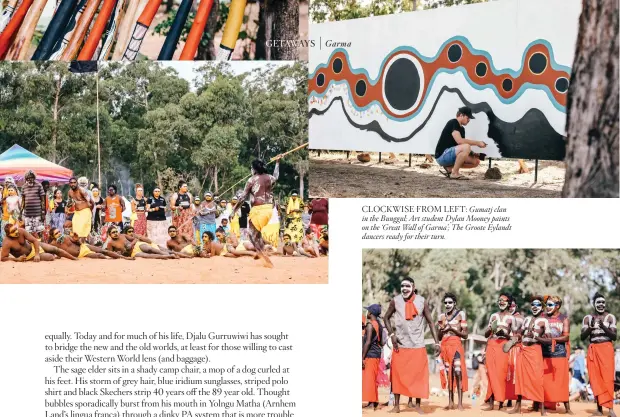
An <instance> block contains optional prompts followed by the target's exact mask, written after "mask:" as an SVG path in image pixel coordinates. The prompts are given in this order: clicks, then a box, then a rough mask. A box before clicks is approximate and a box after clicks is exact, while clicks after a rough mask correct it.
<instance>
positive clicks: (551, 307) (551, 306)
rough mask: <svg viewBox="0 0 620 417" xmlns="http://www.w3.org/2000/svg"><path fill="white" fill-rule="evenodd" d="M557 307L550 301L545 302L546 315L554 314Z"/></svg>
mask: <svg viewBox="0 0 620 417" xmlns="http://www.w3.org/2000/svg"><path fill="white" fill-rule="evenodd" d="M557 307H558V305H557V304H556V303H555V302H554V301H553V300H551V299H549V300H547V314H553V313H555V310H556V309H557Z"/></svg>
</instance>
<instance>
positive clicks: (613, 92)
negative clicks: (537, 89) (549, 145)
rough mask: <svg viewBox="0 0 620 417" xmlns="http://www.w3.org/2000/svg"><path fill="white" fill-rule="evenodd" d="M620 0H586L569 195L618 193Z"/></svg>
mask: <svg viewBox="0 0 620 417" xmlns="http://www.w3.org/2000/svg"><path fill="white" fill-rule="evenodd" d="M618 58H619V57H618V2H617V1H613V0H584V1H583V10H582V12H581V18H580V19H579V36H578V38H577V47H576V51H575V60H574V63H573V72H572V75H571V83H570V87H569V91H568V103H567V110H568V112H567V124H566V130H567V136H568V137H567V149H566V181H565V182H564V189H563V191H562V196H563V197H618V196H619V185H620V184H619V181H618V175H619V168H618V162H619V161H618V159H619V157H618V152H619V147H618Z"/></svg>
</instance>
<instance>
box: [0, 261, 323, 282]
mask: <svg viewBox="0 0 620 417" xmlns="http://www.w3.org/2000/svg"><path fill="white" fill-rule="evenodd" d="M271 260H272V262H273V263H274V265H275V267H274V268H273V269H268V268H264V267H263V266H262V263H261V262H260V261H255V260H254V259H252V258H249V257H242V258H237V259H233V258H224V257H214V258H209V259H204V258H197V259H180V260H150V259H149V260H147V259H136V260H135V261H125V260H120V259H119V260H99V259H82V260H79V261H69V260H66V259H60V260H55V261H52V262H39V263H34V262H26V263H16V262H3V263H2V264H1V266H0V271H1V273H0V283H2V284H327V265H328V262H327V261H328V258H327V257H321V258H312V259H310V258H289V257H286V258H284V257H276V256H272V257H271ZM172 271H176V272H174V273H171V272H172ZM179 272H180V273H179Z"/></svg>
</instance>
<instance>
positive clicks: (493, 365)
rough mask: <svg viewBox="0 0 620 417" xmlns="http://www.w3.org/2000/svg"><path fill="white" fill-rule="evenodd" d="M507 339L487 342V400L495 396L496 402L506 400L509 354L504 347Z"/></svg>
mask: <svg viewBox="0 0 620 417" xmlns="http://www.w3.org/2000/svg"><path fill="white" fill-rule="evenodd" d="M506 342H507V340H506V339H489V340H488V342H487V353H486V362H485V364H486V366H487V376H488V380H489V386H488V388H487V395H486V397H485V400H488V399H489V398H491V395H492V396H493V400H494V401H499V402H503V401H505V400H506V376H507V375H508V354H507V353H504V351H503V350H502V347H503V346H504V344H505V343H506Z"/></svg>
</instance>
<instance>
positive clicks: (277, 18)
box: [265, 0, 299, 61]
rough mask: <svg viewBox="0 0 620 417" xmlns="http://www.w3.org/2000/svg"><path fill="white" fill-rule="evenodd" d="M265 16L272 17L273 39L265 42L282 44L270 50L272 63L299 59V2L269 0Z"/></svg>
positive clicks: (293, 0)
mask: <svg viewBox="0 0 620 417" xmlns="http://www.w3.org/2000/svg"><path fill="white" fill-rule="evenodd" d="M266 7H267V9H266V10H265V11H266V13H265V14H266V16H267V18H268V19H269V16H270V15H271V16H273V37H272V38H267V40H274V41H278V42H282V43H281V44H279V45H278V47H277V48H272V50H271V58H270V59H271V60H273V61H294V60H296V59H297V58H299V48H298V45H297V41H298V40H299V0H275V1H274V0H270V1H268V2H267V6H266Z"/></svg>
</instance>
